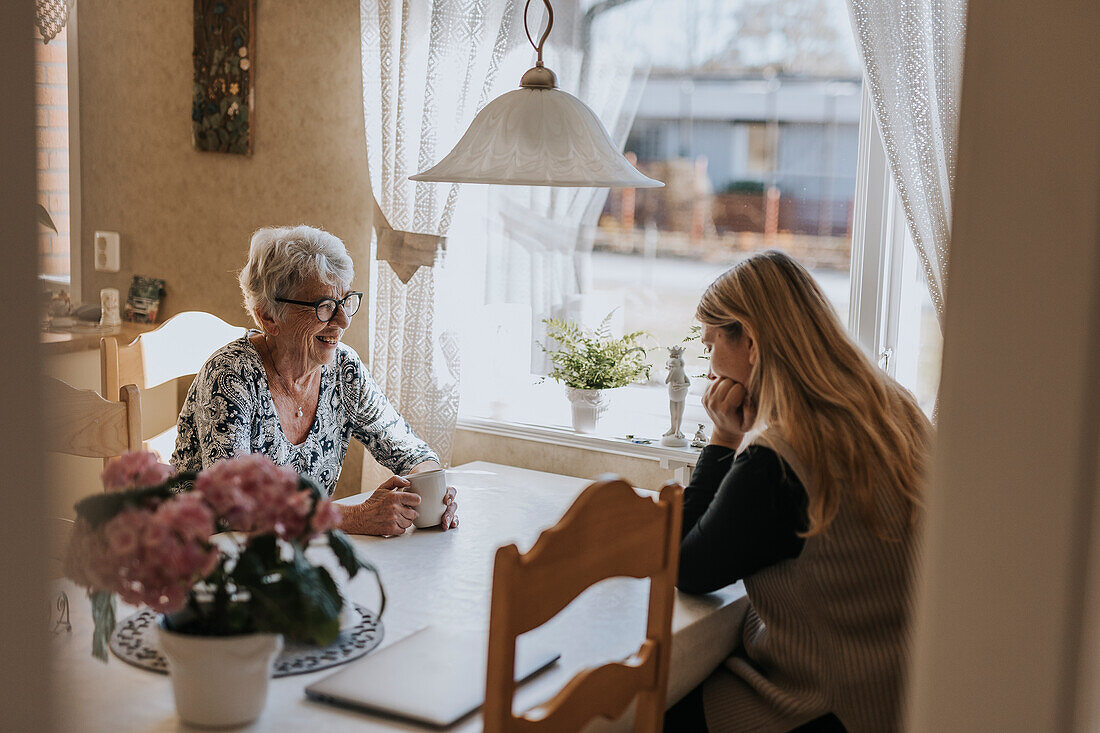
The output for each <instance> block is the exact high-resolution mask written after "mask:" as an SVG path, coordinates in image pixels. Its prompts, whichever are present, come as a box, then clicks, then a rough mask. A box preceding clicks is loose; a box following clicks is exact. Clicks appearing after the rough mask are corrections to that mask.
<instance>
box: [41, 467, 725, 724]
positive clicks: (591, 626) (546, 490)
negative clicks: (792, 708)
mask: <svg viewBox="0 0 1100 733" xmlns="http://www.w3.org/2000/svg"><path fill="white" fill-rule="evenodd" d="M448 474H449V476H448V478H449V482H450V484H452V485H453V486H455V487H456V488H457V490H458V502H459V517H460V519H461V522H460V526H459V528H458V529H457V530H453V531H449V532H442V531H440V530H438V529H428V530H415V529H412V530H410V531H409V532H407V533H406V534H405V535H402V536H400V537H391V538H376V537H356V538H355V542H356V544H357V549H358V550H359V552H360V553H362V554H363V556H364V557H365V558H366V559H368V560H369V561H370V562H372V563H374V564H375V565H376V566H377V567H378V568H379V571H380V572H381V575H382V579H383V582H384V583H385V586H386V593H387V599H388V600H387V606H386V610H385V615H384V616H383V624H384V625H385V637H384V639H383V641H382V645H383V646H385V645H387V644H391V643H393V642H394V641H395V640H397V639H400V638H402V637H404V636H406V635H408V634H409V633H412V632H413V631H415V630H417V629H419V628H421V627H423V626H425V625H428V624H432V625H440V626H445V627H449V628H452V629H459V630H469V631H474V632H479V633H482V634H485V633H487V631H488V626H489V597H490V589H491V586H492V564H493V557H494V553H495V552H496V548H497V547H499V546H501V545H503V544H507V543H509V542H516V543H517V544H518V545H519V548H520V550H521V551H526V550H527V549H528V548H529V547H530V546H531V545H532V544H533V543H534V541H535V539H536V538H537V537H538V534H539V532H541V531H542V530H543V529H546V528H547V527H549V526H551V525H553V524H554V523H555V522H556V521H557V520H558V519H559V518H560V517H561V515H562V514H563V513H564V512H565V510H566V509H567V508H568V507H569V505H570V504H571V503H572V501H573V499H574V498H576V496H577V494H579V493H580V491H581V490H582V489H583V488H584V487H585V486H586V485H587V484H588V483H589V482H588V481H585V480H582V479H577V478H572V477H568V476H559V475H555V474H550V473H543V472H540V471H529V470H526V469H519V468H513V467H509V466H501V465H497V464H492V463H485V462H475V463H468V464H465V465H463V466H459V467H457V468H453V469H450V470H449V472H448ZM362 498H364V497H356V498H353V499H351V500H350V501H355V500H357V499H358V500H361V499H362ZM310 552H311V553H313V552H324V551H323V550H322V551H317V550H311V551H310ZM319 559H320V558H319ZM69 590H70V594H69V595H70V599H71V601H72V606H73V609H72V623H73V631H72V632H71V633H70V634H62V635H60V636H58V637H57V638H56V639H55V645H54V651H55V667H56V669H57V674H56V693H57V699H58V700H59V701H60V702H61V703H62V705H61V706H60V709H59V717H60V720H59V722H60V729H61V730H73V731H76V730H81V731H116V730H118V731H174V730H181V729H186V727H185V726H182V724H181V723H180V722H179V719H178V718H177V717H176V714H175V708H174V705H173V702H172V693H171V688H170V684H169V680H168V678H167V677H165V676H163V675H157V674H154V673H151V672H146V671H143V670H139V669H136V668H134V667H131V666H129V665H127V664H125V663H124V662H122V661H120V660H119V659H117V658H115V657H113V656H112V657H111V659H110V661H109V663H108V664H106V665H104V664H101V663H100V662H98V661H96V660H94V659H92V658H91V656H90V649H91V638H90V637H91V617H90V614H89V612H88V603H87V600H86V599H85V598H84V597H83V594H82V593H80V592H79V591H74V590H73V589H72V587H70V589H69ZM345 592H346V594H347V595H348V596H349V597H350V598H351V599H353V600H355V601H356V602H358V603H361V604H363V605H365V606H368V607H370V608H377V607H378V596H377V591H376V589H375V586H374V584H373V581H372V580H371V579H370V578H369V577H367V576H366V574H361V575H360V576H359V577H357V578H356V579H355V580H353V581H351V582H350V583H349V584H348V585H347V586H346V588H345ZM743 596H744V590H743V588H742V587H741V584H737V585H734V586H730V587H728V588H726V589H724V590H722V591H720V592H718V593H714V594H711V595H708V596H688V595H684V594H677V600H676V608H675V614H674V617H673V640H674V643H673V653H672V670H671V677H670V685H669V699H670V702H671V701H672V700H676V699H678V698H679V697H681V696H682V695H683V694H684V693H686V692H687V691H688V690H690V689H691V688H692V687H694V686H695V685H696V684H698V683H699V682H700V681H702V679H703V678H704V677H706V675H707V674H708V673H709V672H710V670H712V669H714V667H715V666H716V665H718V664H719V663H720V662H721V660H722V659H723V658H724V657H725V656H726V654H727V653H728V650H729V649H730V648H731V646H732V644H733V641H734V639H733V636H734V632H735V628H736V619H737V617H738V616H739V614H740V613H741V612H742V609H743V602H738V601H739V599H741V598H743ZM647 602H648V581H644V580H635V579H631V578H612V579H609V580H605V581H603V582H602V583H599V584H597V585H596V586H593V587H592V588H590V589H589V590H587V591H585V592H584V593H583V594H582V595H581V596H580V597H579V598H577V599H576V600H575V601H574V602H573V603H572V604H570V606H569V607H568V608H566V609H565V610H564V611H563V612H562V613H560V614H559V615H558V616H556V617H555V618H554V619H552V620H551V621H550V622H548V623H547V624H545V625H544V626H542V627H540V628H539V629H537V630H535V631H533V632H531V636H532V637H534V636H535V635H537V636H538V642H539V644H540V645H553V646H554V647H555V648H557V649H559V650H560V651H561V654H562V656H561V660H560V661H559V663H558V664H557V665H555V666H553V667H552V668H551V669H550V670H548V671H547V672H545V673H542V674H540V675H539V676H537V677H535V678H534V679H533V680H531V681H530V682H528V683H527V684H525V685H523V686H522V687H520V689H519V691H518V693H517V705H518V706H522V707H523V708H524V709H526V708H527V707H529V706H531V705H534V704H536V703H538V702H541V701H543V700H545V699H547V698H548V697H550V696H552V695H553V694H554V693H555V692H556V691H557V690H558V689H560V687H561V686H562V685H563V684H564V682H565V681H566V680H568V679H569V678H570V677H572V676H573V675H574V674H576V672H577V671H579V670H580V669H582V668H584V667H587V666H596V665H600V664H603V663H605V662H607V661H610V660H613V659H620V658H623V657H625V656H627V655H629V654H630V653H632V652H633V651H635V650H636V649H637V647H638V645H639V644H640V643H641V640H642V638H643V636H644V633H645V619H646V608H647ZM133 610H134V609H128V608H125V607H123V608H120V611H119V618H120V619H121V618H124V617H125V616H126V615H128V614H129V613H132V612H133ZM352 663H353V664H354V662H352ZM330 673H331V670H329V671H321V672H316V673H312V674H305V675H296V676H291V677H283V678H280V679H276V680H272V682H271V688H270V691H269V696H268V702H267V705H266V707H265V709H264V712H263V714H262V715H261V716H260V718H259V719H258V720H257V721H256V722H255V723H253V724H252V725H251V726H248V727H247V728H246V730H252V731H276V730H280V731H282V730H309V729H313V730H317V731H324V733H337V732H339V731H345V730H346V731H355V732H356V733H362V732H364V731H392V730H425V729H424V728H422V727H420V726H416V725H414V724H402V723H400V722H397V721H394V720H391V719H382V718H376V717H372V716H370V715H365V714H359V713H355V712H349V711H346V710H340V709H337V708H333V707H330V706H327V705H323V704H320V703H316V702H312V701H309V700H307V699H306V698H305V694H304V692H303V689H304V688H305V686H306V685H307V684H309V683H310V682H313V681H315V680H317V679H320V678H321V677H323V676H324V675H327V674H330ZM409 683H410V685H415V680H410V681H409ZM627 717H629V714H628V715H627V716H624V719H620V720H619V721H617V723H613V724H606V723H604V722H603V721H597V723H596V724H595V725H593V726H590V730H621V729H624V728H628V727H629V726H628V722H629V721H627V720H626V719H625V718H627ZM452 730H456V731H477V730H481V719H480V716H479V715H477V714H475V715H471V716H469V717H467V718H465V719H464V720H463V721H462V722H460V723H459V724H458V725H456V726H455V727H454V728H453V729H452Z"/></svg>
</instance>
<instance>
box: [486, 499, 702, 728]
mask: <svg viewBox="0 0 1100 733" xmlns="http://www.w3.org/2000/svg"><path fill="white" fill-rule="evenodd" d="M682 512H683V488H682V487H681V486H680V485H679V484H668V485H667V486H665V487H664V488H663V489H662V490H661V494H660V498H659V500H658V501H656V502H654V501H653V500H652V499H649V498H646V497H642V496H639V495H638V494H637V492H635V491H634V489H632V488H631V487H630V484H628V483H626V482H625V481H622V480H613V481H598V482H596V483H594V484H592V485H591V486H589V487H588V488H586V489H585V490H584V491H583V492H582V493H581V495H580V497H578V498H577V500H576V501H575V502H574V503H573V506H572V507H570V508H569V510H568V511H567V512H566V513H565V516H564V517H562V519H561V520H560V521H559V522H558V523H557V524H556V525H555V526H554V527H551V528H550V529H548V530H546V531H545V532H543V533H542V535H541V536H540V537H539V539H538V541H537V542H536V543H535V545H534V547H532V548H531V550H530V551H529V552H527V553H526V554H525V555H521V554H520V553H519V550H518V549H517V548H516V546H515V545H514V544H512V545H508V546H506V547H501V548H500V549H498V550H497V554H496V566H495V568H494V571H493V596H492V610H491V612H490V620H489V658H488V674H487V677H486V687H485V690H486V694H485V706H484V708H483V714H484V722H485V731H486V733H505V732H506V731H516V732H519V731H524V732H527V731H531V732H533V731H553V732H558V731H561V732H565V731H569V732H572V731H578V730H580V729H581V728H582V727H583V726H584V725H585V724H586V723H587V722H588V721H590V720H591V719H592V718H594V717H596V716H597V715H602V716H603V717H605V718H608V719H615V718H618V717H619V716H621V715H622V714H623V712H624V711H625V710H626V708H627V706H628V705H629V704H630V701H631V700H633V699H634V698H635V697H637V699H638V703H637V707H636V710H635V718H634V730H635V731H645V732H647V733H659V732H660V730H661V727H662V725H663V723H664V713H665V689H666V687H667V686H668V670H669V655H670V650H671V645H672V607H673V601H674V598H675V584H676V570H677V565H678V563H679V557H680V551H679V547H680V520H681V515H682ZM616 576H628V577H633V578H646V577H648V578H650V592H649V619H648V623H647V628H646V639H645V641H644V642H643V643H642V645H641V647H639V649H638V651H637V652H635V653H634V654H633V655H632V656H631V657H630V658H628V659H626V660H623V661H622V662H613V663H610V664H605V665H603V666H602V667H597V668H594V669H587V670H584V671H583V672H581V673H579V674H578V675H576V676H575V677H573V679H571V680H570V681H569V682H568V683H566V685H565V686H564V687H563V688H562V689H561V690H560V691H559V692H558V694H557V695H555V696H554V697H553V698H552V699H551V700H549V701H547V702H546V703H543V704H542V705H540V706H538V707H536V708H533V709H532V710H528V711H527V712H526V713H524V714H522V715H520V716H517V715H514V714H513V713H512V700H513V696H514V694H515V687H516V685H515V680H514V679H513V670H514V665H515V647H516V637H517V636H519V635H520V634H523V633H525V632H527V631H530V630H531V629H534V628H537V627H538V626H541V625H542V624H544V623H545V622H546V621H548V620H550V619H551V618H553V617H554V616H555V615H557V613H558V612H559V611H561V610H562V609H563V608H565V607H566V606H567V605H569V603H570V602H571V601H572V600H573V599H574V598H576V597H577V596H578V595H580V593H581V592H582V591H584V590H585V589H586V588H588V587H589V586H591V585H593V584H594V583H597V582H599V581H601V580H604V579H605V578H611V577H616Z"/></svg>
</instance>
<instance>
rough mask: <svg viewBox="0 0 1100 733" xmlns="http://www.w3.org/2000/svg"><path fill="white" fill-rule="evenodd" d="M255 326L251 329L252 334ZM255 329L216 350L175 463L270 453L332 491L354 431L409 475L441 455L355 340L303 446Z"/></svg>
mask: <svg viewBox="0 0 1100 733" xmlns="http://www.w3.org/2000/svg"><path fill="white" fill-rule="evenodd" d="M252 333H255V332H254V331H251V332H249V334H248V335H251V334H252ZM248 335H245V336H244V337H242V338H240V339H238V340H236V341H233V342H231V343H230V344H228V345H227V346H225V347H223V348H221V349H219V350H218V351H216V352H214V355H213V356H211V357H210V359H209V360H208V361H207V362H206V364H204V365H203V367H202V369H201V370H200V371H199V373H198V375H197V376H196V377H195V381H194V383H193V384H192V385H191V390H190V391H189V392H188V394H187V401H186V402H185V403H184V405H183V410H182V411H181V412H180V417H179V423H178V430H179V433H178V435H177V436H176V450H175V452H174V453H173V454H172V464H173V465H174V466H175V467H176V468H177V469H179V470H180V471H199V470H202V469H203V468H206V467H208V466H210V465H211V464H213V463H214V462H215V461H218V460H220V459H222V458H230V457H232V456H235V455H238V454H241V453H263V454H265V455H267V456H270V457H271V458H272V460H274V461H275V463H277V464H278V465H280V466H290V467H291V468H293V469H294V470H295V471H298V472H299V473H301V474H304V475H306V476H309V477H311V478H313V479H314V480H315V481H317V482H318V483H319V484H320V485H321V487H322V488H323V489H325V490H326V491H328V493H329V495H330V496H331V495H332V492H333V490H334V489H335V488H336V480H337V479H338V478H339V477H340V468H341V466H342V465H343V463H344V456H345V455H346V454H347V450H348V443H349V442H350V441H351V438H352V437H355V438H358V439H359V441H360V442H362V443H363V445H365V446H366V447H367V450H369V451H370V452H371V454H372V455H373V456H374V457H375V459H377V461H378V462H379V463H381V464H382V465H383V466H385V467H386V468H388V469H390V470H391V471H393V472H394V473H397V474H401V473H405V472H407V471H408V470H410V469H411V468H412V467H413V466H416V465H417V464H419V463H423V462H424V461H429V460H431V461H439V456H437V455H436V454H435V452H433V451H432V449H431V448H429V447H428V444H427V443H425V442H424V441H423V440H421V439H420V438H418V437H417V436H416V434H415V433H414V432H413V431H412V428H411V427H409V424H408V423H407V422H406V421H405V419H404V418H403V417H401V415H399V414H398V412H397V410H396V409H394V407H393V405H392V404H390V401H389V400H388V399H387V398H386V395H384V394H383V393H382V390H381V389H379V387H378V385H377V384H375V382H374V379H372V378H371V376H370V374H369V373H368V372H367V369H366V367H365V366H364V365H363V362H362V360H361V359H360V358H359V355H358V354H357V353H355V350H354V349H352V348H351V347H349V346H347V345H345V344H340V345H338V346H337V347H336V357H335V359H334V362H333V364H326V365H324V366H322V367H321V389H320V396H319V399H318V401H317V415H316V417H315V418H314V420H313V425H312V426H310V429H309V434H308V435H307V436H306V438H305V440H304V441H303V442H302V443H301V444H300V445H293V444H291V442H290V440H289V439H287V437H286V435H284V434H283V428H282V425H281V424H280V423H279V416H278V415H277V414H276V412H275V405H274V403H273V402H272V400H271V388H270V386H269V385H268V382H267V374H266V372H264V366H263V361H262V360H261V359H260V354H259V352H258V351H257V350H256V347H255V346H253V345H252V342H251V341H249V339H248Z"/></svg>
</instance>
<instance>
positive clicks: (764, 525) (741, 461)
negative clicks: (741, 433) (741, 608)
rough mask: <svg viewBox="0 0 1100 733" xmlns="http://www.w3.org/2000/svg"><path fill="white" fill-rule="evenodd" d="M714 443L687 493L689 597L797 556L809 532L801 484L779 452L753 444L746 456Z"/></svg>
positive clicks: (683, 559)
mask: <svg viewBox="0 0 1100 733" xmlns="http://www.w3.org/2000/svg"><path fill="white" fill-rule="evenodd" d="M734 456H735V451H733V450H730V449H729V448H723V447H722V446H717V445H708V446H707V447H706V448H704V449H703V450H702V452H701V453H700V454H699V463H698V464H697V465H696V466H695V472H694V473H693V474H692V476H691V483H690V484H688V487H687V489H686V490H685V491H684V524H683V531H682V534H681V540H680V577H679V580H678V581H677V583H676V586H677V587H678V588H679V589H680V590H682V591H684V592H686V593H710V592H711V591H715V590H718V589H719V588H723V587H725V586H727V585H729V584H730V583H733V582H736V581H738V580H740V579H741V578H744V577H745V576H747V575H752V574H753V573H755V572H757V571H759V570H763V569H764V568H766V567H768V566H769V565H774V564H776V563H778V562H782V561H783V560H788V559H791V558H795V557H798V555H799V554H800V553H801V552H802V547H803V545H805V540H804V539H802V538H801V537H799V536H798V533H799V532H805V531H806V529H807V528H808V527H809V517H808V515H807V513H806V505H807V502H808V501H809V498H808V497H807V495H806V489H805V488H803V486H802V482H801V481H799V479H798V476H796V475H795V473H794V471H793V470H792V469H791V467H790V466H789V465H788V464H787V462H786V461H784V460H783V459H782V458H781V457H780V456H779V455H778V454H776V452H775V451H773V450H772V449H770V448H766V447H764V446H762V445H750V446H749V447H748V448H746V449H745V450H744V451H742V453H741V455H739V456H737V457H736V458H734Z"/></svg>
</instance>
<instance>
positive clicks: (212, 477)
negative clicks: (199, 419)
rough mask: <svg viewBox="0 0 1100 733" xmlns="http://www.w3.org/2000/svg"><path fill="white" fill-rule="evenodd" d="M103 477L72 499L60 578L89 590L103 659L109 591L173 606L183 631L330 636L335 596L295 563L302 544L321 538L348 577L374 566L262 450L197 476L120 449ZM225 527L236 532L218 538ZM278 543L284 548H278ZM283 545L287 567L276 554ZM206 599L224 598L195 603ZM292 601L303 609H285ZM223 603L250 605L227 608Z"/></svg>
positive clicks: (321, 574) (311, 489)
mask: <svg viewBox="0 0 1100 733" xmlns="http://www.w3.org/2000/svg"><path fill="white" fill-rule="evenodd" d="M102 478H103V484H104V487H105V488H106V489H107V493H104V494H101V495H96V496H94V497H89V498H87V499H84V500H82V501H81V502H80V503H78V504H77V520H76V524H75V527H74V529H73V533H72V536H71V538H70V541H69V549H68V553H67V556H66V559H65V572H66V574H67V575H68V576H69V577H70V578H72V579H73V580H74V581H75V582H76V583H78V584H79V585H82V586H84V587H85V588H87V589H88V590H89V593H90V595H91V596H92V604H93V609H97V610H96V611H95V612H94V613H93V616H94V617H95V623H96V630H95V634H94V636H93V653H94V654H96V656H99V657H100V658H102V659H106V655H107V652H106V646H107V641H106V640H107V637H108V636H109V634H110V632H111V630H112V629H113V626H114V620H113V618H114V617H113V613H114V612H113V610H112V609H113V601H112V600H111V598H112V597H113V596H114V595H117V596H119V597H121V598H122V599H123V600H124V601H126V602H127V603H130V604H134V605H145V606H148V607H150V608H152V609H154V610H156V611H159V612H161V613H165V614H173V613H175V612H177V611H179V612H181V613H180V614H179V615H178V616H179V617H186V620H185V621H182V622H181V623H184V624H185V625H187V628H188V629H189V633H199V634H227V633H245V632H247V631H250V630H268V631H275V632H277V633H283V634H286V635H287V636H288V637H290V638H292V639H294V640H297V641H314V642H320V643H329V642H330V641H331V640H332V639H333V638H335V635H336V634H337V633H338V631H339V623H338V620H337V618H336V615H335V614H336V611H338V610H339V608H340V605H341V604H342V599H340V597H339V594H338V592H337V590H336V586H335V584H334V583H333V581H332V579H331V576H328V571H327V570H326V569H325V568H324V567H323V566H313V565H312V564H310V563H308V562H307V563H303V562H302V560H301V559H302V557H304V556H303V555H302V553H303V550H304V547H305V545H306V544H307V543H308V542H309V541H310V540H311V539H313V538H314V537H316V536H318V535H321V534H325V535H327V539H328V544H329V547H330V548H331V549H332V551H333V552H334V553H335V555H336V557H337V559H338V561H339V563H340V565H341V566H342V567H343V568H344V569H345V570H346V571H347V572H348V575H349V576H351V577H354V575H355V574H356V573H357V572H358V571H359V570H360V569H368V570H370V571H371V572H374V569H373V567H371V566H370V565H369V564H368V563H365V562H363V561H362V560H361V559H359V557H358V556H357V555H356V553H355V550H354V548H353V546H352V545H351V544H350V542H349V541H348V540H347V538H346V537H344V535H343V534H342V533H340V532H338V531H336V528H337V527H338V526H339V524H340V519H341V516H342V515H341V513H340V512H339V511H338V509H337V507H336V506H334V505H333V504H332V502H331V501H330V500H329V499H328V498H327V497H325V496H323V495H322V493H321V491H320V490H319V489H318V488H317V487H316V486H315V485H313V484H312V483H311V482H310V481H308V480H307V479H303V478H301V477H300V476H299V475H298V474H297V473H295V472H294V471H293V470H291V469H289V468H285V467H280V466H276V465H275V463H274V462H273V461H272V460H271V459H270V458H268V457H266V456H263V455H242V456H238V457H236V458H231V459H228V460H224V461H219V462H218V463H216V464H214V465H213V466H212V467H210V468H209V469H206V470H204V471H201V472H200V473H198V474H190V473H185V474H177V473H176V471H175V469H173V468H172V467H171V466H167V465H165V464H162V463H159V462H158V461H157V458H156V455H155V454H152V453H143V452H135V453H127V454H126V455H124V456H122V457H120V458H118V459H116V460H115V461H112V462H111V463H110V464H109V465H108V466H107V467H106V468H105V469H104V471H103V474H102ZM226 529H228V530H234V531H238V532H241V533H243V537H242V536H240V535H236V536H229V537H226V538H225V541H220V540H219V541H215V540H214V538H213V535H214V534H215V533H217V532H219V531H220V530H226ZM276 543H281V545H282V550H278V551H275V548H276V547H277V544H276ZM234 545H235V549H233V546H234ZM291 549H292V550H293V555H294V557H295V558H296V559H295V560H294V561H293V562H291V561H289V560H286V559H284V558H287V557H290V554H289V551H290V550H291ZM283 550H286V551H287V552H284V551H283ZM326 578H327V579H326ZM196 586H200V587H202V588H203V589H204V590H203V593H202V594H199V595H196ZM318 588H321V589H322V591H321V592H320V593H318V590H317V589H318ZM211 597H213V598H215V599H217V598H220V599H221V601H217V602H213V603H211V602H209V601H208V600H207V601H204V600H203V598H206V599H209V598H211ZM288 599H290V600H289V603H290V604H291V607H292V608H298V609H301V610H300V611H298V612H295V613H293V614H288V613H287V612H286V609H285V608H284V607H283V606H284V605H285V603H286V602H287V601H288ZM384 603H385V595H384V593H383V604H384ZM204 604H206V605H205V606H204ZM230 605H237V606H244V607H245V609H246V612H244V613H241V612H239V611H238V612H233V613H230V612H228V611H227V608H228V607H229V606H230ZM185 607H186V610H183V609H185ZM273 609H274V610H273ZM334 609H335V610H334ZM188 614H190V615H188Z"/></svg>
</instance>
